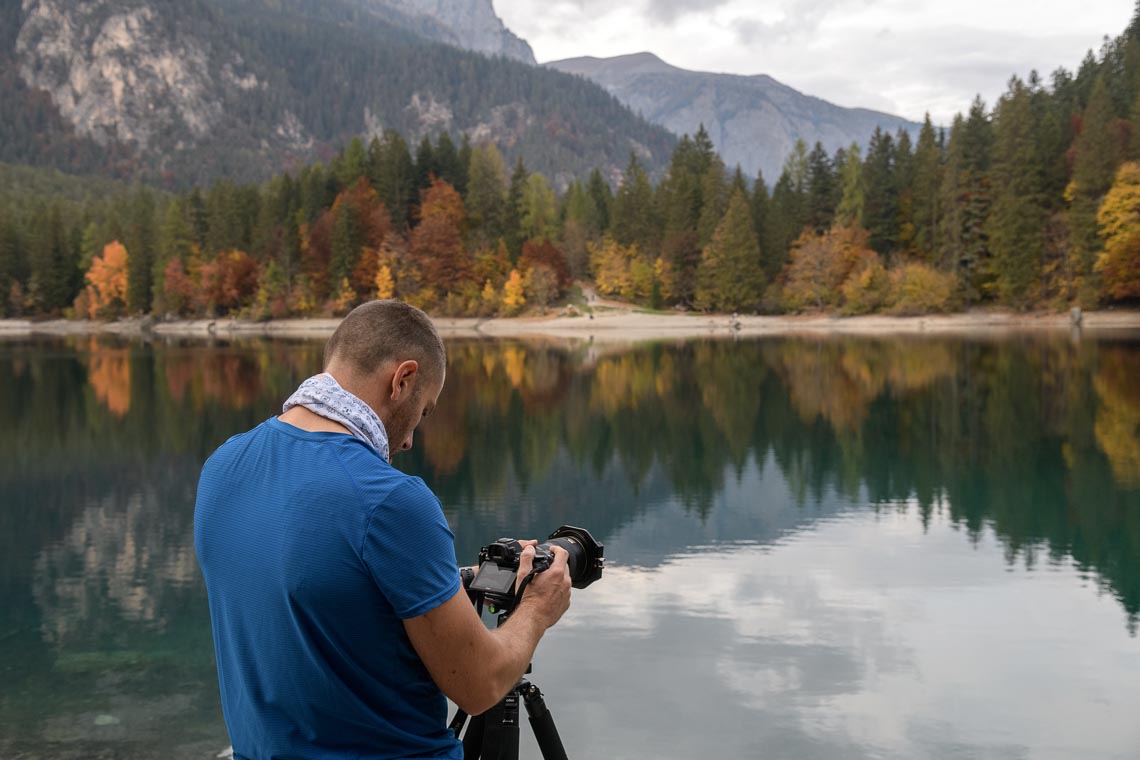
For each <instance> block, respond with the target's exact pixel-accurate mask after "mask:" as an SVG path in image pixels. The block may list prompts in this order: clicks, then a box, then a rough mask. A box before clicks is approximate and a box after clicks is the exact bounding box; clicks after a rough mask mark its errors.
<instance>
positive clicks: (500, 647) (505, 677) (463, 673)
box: [404, 546, 570, 715]
mask: <svg viewBox="0 0 1140 760" xmlns="http://www.w3.org/2000/svg"><path fill="white" fill-rule="evenodd" d="M551 548H552V550H553V552H554V561H553V562H552V563H551V566H550V567H549V568H548V569H547V570H545V571H544V572H541V573H538V574H537V575H535V576H534V579H533V580H532V581H531V582H530V585H528V586H527V587H526V591H525V592H524V593H523V597H522V600H521V601H520V602H519V604H518V606H517V607H516V608H515V610H514V611H513V612H512V613H511V616H510V618H508V619H507V622H506V623H504V624H503V626H502V627H500V628H496V629H495V630H493V631H491V630H487V628H486V627H485V626H484V625H483V621H482V620H480V619H479V616H478V615H477V614H476V613H475V608H474V607H473V606H472V605H471V601H470V600H469V599H468V598H467V594H466V593H464V592H463V590H462V589H460V591H459V592H457V593H456V594H455V595H454V596H453V597H451V599H449V600H447V601H446V602H444V603H443V604H441V605H439V606H438V607H436V608H435V609H433V610H431V611H429V612H426V613H424V614H423V615H420V616H418V617H414V618H410V619H408V620H405V621H404V630H406V631H407V632H408V638H409V639H411V642H412V646H413V647H415V650H416V653H417V654H418V655H419V656H420V659H421V660H423V663H424V665H425V666H426V667H427V669H428V672H429V673H430V674H431V677H432V679H433V680H434V681H435V683H436V685H437V686H439V688H440V690H441V691H442V692H443V693H444V694H446V695H447V696H448V698H450V699H451V701H452V702H455V704H457V705H459V708H460V709H461V710H463V711H464V712H466V713H467V714H469V715H479V714H481V713H483V712H485V711H486V710H489V709H490V708H491V707H493V706H494V705H496V704H497V703H498V702H499V700H501V699H502V698H503V696H504V695H506V693H507V692H508V691H510V690H511V688H513V687H514V685H515V684H516V683H518V680H519V679H520V678H522V676H523V673H524V672H525V671H526V667H527V665H528V664H529V663H530V660H531V657H533V656H534V650H535V647H537V646H538V641H539V639H541V638H542V635H543V634H544V633H545V632H546V629H547V628H550V627H551V626H552V625H554V624H555V623H557V622H558V619H559V618H561V617H562V613H564V612H565V611H566V609H567V608H568V607H569V606H570V570H569V568H568V567H567V566H566V559H567V557H568V555H567V553H566V550H565V549H562V548H561V547H558V546H555V547H551ZM533 562H534V548H533V546H528V547H527V548H526V549H524V550H523V553H522V556H521V557H520V558H519V571H518V579H519V580H521V579H522V578H524V577H525V576H526V575H527V574H529V573H530V570H531V567H532V565H533ZM516 583H517V581H516Z"/></svg>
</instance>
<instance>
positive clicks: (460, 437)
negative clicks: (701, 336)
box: [0, 334, 1140, 760]
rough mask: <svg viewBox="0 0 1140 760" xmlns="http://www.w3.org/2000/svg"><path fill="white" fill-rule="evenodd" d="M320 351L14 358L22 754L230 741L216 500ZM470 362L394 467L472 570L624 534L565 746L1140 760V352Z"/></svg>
mask: <svg viewBox="0 0 1140 760" xmlns="http://www.w3.org/2000/svg"><path fill="white" fill-rule="evenodd" d="M321 348H322V346H321V344H320V343H319V342H318V343H311V342H309V343H306V342H245V343H230V344H227V343H219V344H215V345H205V344H200V343H189V342H187V343H182V342H159V343H155V344H145V343H140V342H118V341H111V340H105V339H93V338H80V339H58V340H8V341H5V342H0V431H2V433H0V757H3V758H49V757H50V758H89V757H97V758H104V757H105V758H136V757H138V758H141V757H156V758H159V757H161V758H213V757H215V756H216V755H217V754H218V753H219V752H220V751H222V750H223V749H225V748H226V746H227V745H228V744H229V742H228V739H227V738H226V731H225V726H224V724H223V722H222V716H221V709H220V705H219V699H218V691H217V684H216V680H215V678H216V676H215V671H214V665H213V651H212V644H211V637H210V626H209V618H208V613H207V607H206V598H205V592H204V589H203V586H202V582H201V577H200V575H199V573H198V570H197V566H196V564H195V559H194V551H193V541H192V513H193V496H194V490H195V486H196V481H197V475H198V471H199V467H200V466H201V463H202V461H203V460H204V458H205V457H206V456H207V455H208V454H209V453H210V452H211V451H212V450H213V449H214V448H215V447H216V446H217V445H218V444H219V443H221V442H222V441H223V440H225V439H226V437H228V436H229V435H231V434H233V433H236V432H239V431H242V430H246V429H248V428H250V427H252V426H253V425H255V424H257V423H258V422H260V421H262V420H264V419H265V418H267V417H269V416H270V415H272V414H274V413H275V412H276V411H277V410H278V409H279V408H280V403H281V400H282V399H283V398H284V397H285V396H287V395H288V393H289V392H290V391H291V390H292V389H293V388H294V387H295V385H296V384H297V383H298V382H299V381H300V380H302V379H303V378H305V377H306V376H308V375H310V374H312V373H314V372H316V371H318V370H319V362H320V353H321ZM448 348H449V353H450V357H449V369H448V378H447V386H446V388H445V389H444V394H443V397H442V398H441V403H440V405H439V408H438V410H437V412H436V413H435V414H434V415H433V416H432V417H431V418H430V419H429V420H428V422H427V423H426V424H425V425H424V429H423V431H422V434H418V435H417V438H416V447H415V449H413V451H411V452H409V453H406V454H402V455H399V456H397V458H396V464H397V465H398V466H400V467H401V468H404V469H406V470H407V471H409V472H414V473H417V474H419V475H422V476H423V477H424V478H425V480H426V481H427V482H428V484H429V485H431V486H432V487H433V488H434V489H435V490H436V492H437V493H438V494H439V496H440V498H441V499H442V502H443V504H444V509H445V511H446V513H447V517H448V520H449V521H450V523H451V525H452V527H453V529H454V531H455V534H456V538H457V547H456V548H457V552H458V556H459V558H460V560H461V561H463V562H472V561H474V560H475V557H476V554H477V552H478V549H479V547H480V546H481V545H482V544H484V543H487V542H489V541H491V540H494V539H495V538H498V537H500V536H517V537H531V536H536V537H542V536H545V535H546V534H547V533H549V531H551V530H552V529H554V528H555V527H557V526H559V525H561V524H563V523H571V524H576V525H582V526H584V527H587V528H589V529H590V530H591V531H592V532H593V533H594V535H595V536H597V537H598V538H599V539H600V540H602V541H604V542H605V544H606V556H607V560H608V567H607V570H606V572H605V576H604V577H603V578H602V580H601V581H600V582H598V583H596V584H594V585H593V586H591V587H590V588H588V589H585V590H582V591H576V592H575V594H574V599H573V605H572V607H571V610H570V612H569V613H568V614H567V616H566V617H565V618H564V619H563V622H562V623H560V624H559V625H558V626H557V627H556V628H555V629H553V630H552V631H551V632H550V633H549V634H548V635H547V637H546V638H545V639H544V640H543V642H542V644H541V645H540V647H539V650H538V653H537V655H536V657H535V662H534V667H535V672H534V675H533V680H534V681H535V683H537V684H539V685H540V686H541V687H542V688H543V690H544V692H545V693H546V696H547V703H548V705H549V707H550V708H551V710H552V712H553V714H554V717H555V720H556V722H557V725H558V727H559V729H560V731H561V733H562V737H563V740H564V742H565V744H566V746H567V749H568V751H569V753H570V756H571V757H591V758H696V757H710V758H711V757H736V758H753V757H756V758H788V759H792V758H794V759H796V760H805V759H808V758H829V759H830V758H855V759H859V758H987V759H989V758H1135V757H1137V756H1140V720H1137V716H1138V715H1140V638H1138V637H1137V626H1138V618H1140V338H1138V337H1137V336H1129V335H1116V336H1113V335H1111V334H1110V335H1107V336H1102V337H1099V338H1095V339H1094V338H1090V337H1088V336H1086V337H1085V338H1083V339H1073V338H1071V337H1070V336H1068V335H1052V336H1028V337H1026V336H1023V337H1010V338H1004V339H993V340H982V341H978V340H973V341H971V340H965V339H956V338H946V339H934V338H929V339H856V338H777V339H765V340H756V341H740V342H733V341H721V342H689V343H679V344H659V345H650V346H644V347H636V348H613V347H609V346H605V345H592V344H589V343H576V344H572V345H566V344H558V343H552V342H546V343H543V342H478V341H468V342H453V343H450V344H449V347H448ZM523 747H524V751H523V757H537V756H538V754H537V750H536V749H535V745H534V742H533V739H532V738H531V737H530V734H529V731H527V730H526V727H525V726H524V731H523Z"/></svg>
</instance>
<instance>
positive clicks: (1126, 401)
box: [1093, 348, 1140, 488]
mask: <svg viewBox="0 0 1140 760" xmlns="http://www.w3.org/2000/svg"><path fill="white" fill-rule="evenodd" d="M1093 383H1094V386H1095V388H1096V392H1097V395H1099V396H1100V400H1101V406H1100V408H1099V409H1098V410H1097V414H1096V440H1097V443H1098V444H1100V448H1101V450H1102V451H1104V454H1105V456H1107V457H1108V461H1109V462H1110V463H1111V464H1112V472H1113V475H1115V476H1116V479H1117V480H1119V481H1120V482H1121V483H1123V484H1125V485H1128V486H1131V487H1133V488H1135V487H1140V353H1137V352H1136V351H1135V350H1124V349H1121V348H1113V349H1111V350H1106V351H1104V352H1103V354H1102V356H1101V359H1100V368H1099V370H1098V371H1097V375H1096V379H1095V380H1094V381H1093Z"/></svg>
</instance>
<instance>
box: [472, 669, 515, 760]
mask: <svg viewBox="0 0 1140 760" xmlns="http://www.w3.org/2000/svg"><path fill="white" fill-rule="evenodd" d="M480 717H484V718H485V720H484V727H483V754H482V755H481V757H482V760H518V756H519V692H518V687H516V688H515V689H513V690H512V691H510V692H509V693H508V694H507V696H505V697H503V701H502V702H500V703H499V704H497V705H495V706H494V707H492V708H491V709H490V710H488V711H487V712H485V713H484V714H483V715H482V716H480ZM466 746H467V745H466V741H464V747H466ZM464 752H465V753H466V749H465V750H464ZM465 760H466V755H465Z"/></svg>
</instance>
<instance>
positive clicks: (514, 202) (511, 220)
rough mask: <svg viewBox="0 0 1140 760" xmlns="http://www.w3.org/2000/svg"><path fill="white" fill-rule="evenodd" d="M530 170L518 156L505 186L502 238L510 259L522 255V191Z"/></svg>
mask: <svg viewBox="0 0 1140 760" xmlns="http://www.w3.org/2000/svg"><path fill="white" fill-rule="evenodd" d="M529 176H530V172H528V171H527V170H526V166H525V165H524V164H523V160H522V158H521V157H520V158H519V159H518V161H517V162H515V168H514V171H513V172H511V182H510V185H509V186H508V187H507V203H506V209H505V210H504V212H503V239H504V240H505V241H506V243H507V251H508V252H509V253H510V254H511V261H512V262H515V261H518V260H519V256H521V255H522V244H523V240H524V238H523V229H522V214H523V208H522V204H523V193H525V192H526V181H527V177H529Z"/></svg>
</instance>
